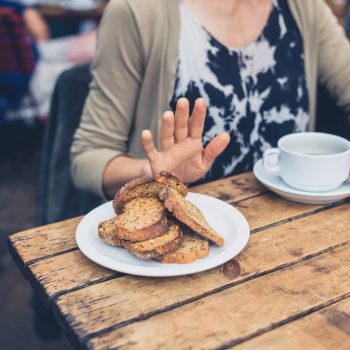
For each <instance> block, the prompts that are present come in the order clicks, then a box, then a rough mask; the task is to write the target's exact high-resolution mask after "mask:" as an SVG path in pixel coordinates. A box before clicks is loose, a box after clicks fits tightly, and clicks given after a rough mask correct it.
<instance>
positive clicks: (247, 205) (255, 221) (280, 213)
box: [234, 192, 326, 231]
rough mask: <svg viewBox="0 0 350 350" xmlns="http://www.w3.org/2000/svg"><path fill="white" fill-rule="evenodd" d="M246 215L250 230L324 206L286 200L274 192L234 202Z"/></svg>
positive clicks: (311, 211) (312, 211) (308, 212)
mask: <svg viewBox="0 0 350 350" xmlns="http://www.w3.org/2000/svg"><path fill="white" fill-rule="evenodd" d="M234 207H236V208H237V209H238V210H239V211H241V212H242V214H243V215H244V216H245V217H246V219H247V220H248V222H249V226H250V229H251V230H252V231H254V230H257V229H261V228H264V227H266V226H268V225H271V224H275V223H277V222H280V221H284V220H289V219H291V218H294V217H297V216H304V215H307V214H311V213H314V212H315V211H317V210H319V209H320V208H322V207H323V208H324V207H326V206H322V205H310V204H300V203H294V202H290V201H287V200H285V199H283V198H281V197H279V196H277V195H276V194H274V193H271V192H270V193H267V194H264V195H261V196H258V197H254V198H250V199H246V200H242V201H240V202H238V203H235V204H234Z"/></svg>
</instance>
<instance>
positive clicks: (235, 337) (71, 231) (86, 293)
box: [9, 173, 350, 350]
mask: <svg viewBox="0 0 350 350" xmlns="http://www.w3.org/2000/svg"><path fill="white" fill-rule="evenodd" d="M193 191H195V192H198V193H204V194H208V195H211V196H214V197H217V198H220V199H221V200H224V201H226V202H228V203H230V204H232V205H234V206H235V207H236V208H238V209H239V210H240V211H241V212H242V213H243V214H244V215H245V216H246V218H247V220H248V222H249V224H250V227H251V233H252V235H251V238H250V241H249V243H248V246H247V247H246V248H245V250H244V251H243V252H242V253H241V254H240V255H239V256H237V257H236V258H235V259H234V260H231V261H229V262H227V263H226V264H224V265H223V266H221V267H218V268H215V269H212V270H210V271H206V272H203V273H200V274H196V275H190V276H184V277H176V278H163V279H154V278H153V279H151V278H141V277H136V276H128V275H122V274H120V273H118V272H115V271H111V270H108V269H105V268H103V267H100V266H98V265H96V264H94V263H93V262H91V261H90V260H88V259H87V258H85V257H84V256H83V255H82V253H80V251H79V250H78V248H77V246H76V243H75V238H74V236H75V229H76V227H77V224H78V223H79V221H80V218H76V219H72V220H68V221H65V222H60V223H57V224H53V225H48V226H44V227H39V228H36V229H32V230H28V231H24V232H20V233H18V234H15V235H12V236H11V237H10V238H9V247H10V251H11V253H12V255H13V257H14V259H15V261H16V263H17V264H18V266H19V267H20V268H21V270H22V271H23V273H24V274H25V276H26V277H27V278H28V279H29V282H30V283H31V285H32V286H33V288H34V289H35V290H36V291H38V292H39V293H40V294H41V296H42V297H43V298H44V300H45V301H46V302H48V303H49V304H50V305H51V306H52V308H53V309H54V311H55V314H56V315H57V317H58V319H59V321H60V322H61V324H62V327H63V329H64V330H65V332H66V334H67V336H68V337H69V338H70V339H71V340H72V342H73V344H74V345H76V347H77V348H79V347H80V348H86V349H87V348H88V349H116V348H123V349H129V348H130V349H139V348H143V349H163V348H167V349H189V348H193V349H197V348H200V349H209V348H210V349H211V348H220V349H221V348H222V349H224V348H235V349H236V348H237V349H241V350H244V349H246V350H248V349H282V350H283V349H288V350H289V349H297V350H299V349H300V350H301V349H306V348H311V347H312V349H322V350H324V349H333V348H337V349H349V348H350V347H349V345H348V344H350V202H349V201H344V202H342V203H335V204H334V205H331V206H330V205H328V206H322V205H304V204H297V203H292V202H288V201H286V200H284V199H282V198H280V197H278V196H276V195H275V194H272V193H271V192H268V191H267V190H266V189H265V188H263V187H262V186H261V185H259V184H258V183H257V181H256V180H255V179H254V176H253V175H252V174H251V173H247V174H242V175H239V176H236V177H232V178H228V179H224V180H219V181H215V182H213V183H209V184H205V185H202V186H198V187H197V188H194V189H193ZM346 344H347V346H346ZM311 345H312V346H311Z"/></svg>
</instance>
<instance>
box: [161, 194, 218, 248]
mask: <svg viewBox="0 0 350 350" xmlns="http://www.w3.org/2000/svg"><path fill="white" fill-rule="evenodd" d="M159 198H160V200H161V201H163V202H164V205H165V207H166V208H167V209H168V210H169V211H170V212H172V213H173V215H174V216H175V217H176V219H178V220H179V221H180V222H182V223H184V224H185V225H187V226H188V227H190V228H191V229H192V230H193V231H194V232H195V233H197V234H199V235H200V236H202V237H204V238H206V239H209V240H210V241H212V242H214V243H215V244H216V245H218V246H220V247H221V246H222V245H223V244H224V239H223V238H222V237H221V236H220V235H219V234H218V233H216V232H215V231H214V230H213V229H212V228H211V227H210V226H209V224H208V223H207V221H206V220H205V218H204V215H203V214H202V212H201V211H200V210H199V209H198V208H197V207H196V206H195V205H194V204H192V203H191V202H189V201H188V200H186V199H185V198H184V197H183V196H181V195H180V194H179V193H178V192H177V191H174V190H173V189H171V188H169V187H167V188H163V189H162V190H161V191H160V192H159Z"/></svg>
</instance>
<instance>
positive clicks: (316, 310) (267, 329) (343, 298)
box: [215, 292, 350, 350]
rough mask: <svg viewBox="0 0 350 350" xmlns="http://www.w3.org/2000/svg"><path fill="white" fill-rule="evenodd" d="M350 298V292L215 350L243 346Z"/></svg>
mask: <svg viewBox="0 0 350 350" xmlns="http://www.w3.org/2000/svg"><path fill="white" fill-rule="evenodd" d="M349 298H350V292H349V293H345V294H343V295H341V296H339V297H337V298H334V299H331V300H329V301H327V302H325V303H324V304H321V305H319V306H316V307H312V308H310V309H308V310H304V311H302V312H299V313H297V314H295V315H293V316H291V317H288V318H286V319H285V320H281V321H279V322H276V323H275V324H273V325H271V326H270V327H266V328H263V329H260V330H258V331H257V332H255V333H252V334H249V335H248V336H246V337H242V338H238V339H235V340H232V341H230V342H227V343H226V344H224V345H221V346H219V347H216V348H215V350H226V349H229V348H231V347H233V346H235V345H238V344H242V343H244V342H246V341H248V340H252V339H254V338H256V337H258V336H260V335H263V334H266V333H268V332H270V331H273V330H275V329H277V328H279V327H282V326H284V325H286V324H288V323H291V322H294V321H297V320H300V319H302V318H304V317H306V316H309V315H311V314H313V313H315V312H318V311H320V310H323V309H325V308H327V307H329V306H332V305H334V304H337V303H339V302H341V301H344V300H346V299H349Z"/></svg>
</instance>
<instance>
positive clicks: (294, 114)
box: [71, 0, 350, 198]
mask: <svg viewBox="0 0 350 350" xmlns="http://www.w3.org/2000/svg"><path fill="white" fill-rule="evenodd" d="M349 62H350V45H349V42H348V41H347V39H346V37H345V35H344V31H343V29H342V28H341V27H340V25H339V24H338V23H337V20H336V18H335V17H334V15H333V14H332V13H331V10H330V8H329V7H328V6H327V5H326V3H325V1H324V0H307V1H306V0H222V1H214V0H182V1H175V0H152V1H141V0H139V1H137V0H112V1H111V2H110V3H109V5H108V6H107V10H106V11H105V14H104V17H103V19H102V22H101V26H100V31H99V34H98V43H97V51H96V56H95V60H94V63H93V65H92V75H93V81H92V84H91V85H90V94H89V97H88V99H87V102H86V105H85V110H84V112H83V115H82V121H81V123H80V127H79V129H78V130H77V132H76V134H75V139H74V143H73V147H72V165H71V170H72V176H73V179H74V181H75V184H76V185H77V186H78V187H79V188H81V189H83V190H88V191H91V192H93V193H95V194H97V195H99V196H101V197H102V198H111V197H113V195H114V193H115V191H116V190H117V189H118V188H120V186H122V185H123V184H124V183H125V182H127V181H129V180H130V179H133V178H135V177H139V176H151V175H152V174H156V173H157V172H159V171H161V170H167V171H170V172H173V173H175V174H176V175H178V176H179V177H180V178H181V179H182V180H183V181H184V182H186V183H190V184H192V183H198V181H199V182H206V181H212V180H215V179H219V178H222V177H226V176H230V175H234V174H238V173H241V172H244V171H249V170H252V167H253V165H254V163H255V162H256V161H257V160H258V159H259V158H261V156H262V153H263V151H264V150H265V149H266V148H270V147H276V144H277V141H278V139H279V138H280V137H282V136H284V135H286V134H289V133H293V132H301V131H306V130H314V129H315V124H316V95H317V83H318V82H321V83H322V84H323V85H324V86H325V87H326V88H327V89H328V90H329V91H330V92H331V94H332V96H333V97H334V98H335V100H336V101H337V104H338V105H339V106H340V107H342V108H344V110H345V111H346V112H347V113H348V114H350V65H349ZM166 110H168V112H165V113H164V111H166ZM163 113H164V114H163ZM162 115H163V116H162ZM330 117H331V116H330Z"/></svg>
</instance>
